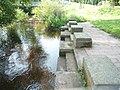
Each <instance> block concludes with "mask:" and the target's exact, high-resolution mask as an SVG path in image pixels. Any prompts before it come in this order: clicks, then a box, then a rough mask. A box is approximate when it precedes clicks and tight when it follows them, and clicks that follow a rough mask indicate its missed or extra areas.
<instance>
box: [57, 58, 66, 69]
mask: <svg viewBox="0 0 120 90" xmlns="http://www.w3.org/2000/svg"><path fill="white" fill-rule="evenodd" d="M57 71H67V67H66V59H65V57H59V58H58V63H57Z"/></svg>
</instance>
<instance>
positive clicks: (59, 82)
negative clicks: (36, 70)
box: [55, 72, 81, 90]
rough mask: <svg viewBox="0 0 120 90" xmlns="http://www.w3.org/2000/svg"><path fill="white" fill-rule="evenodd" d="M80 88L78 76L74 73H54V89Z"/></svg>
mask: <svg viewBox="0 0 120 90" xmlns="http://www.w3.org/2000/svg"><path fill="white" fill-rule="evenodd" d="M79 87H81V83H80V77H79V74H78V73H76V72H56V78H55V89H56V90H57V89H64V88H66V89H67V88H68V89H69V88H79Z"/></svg>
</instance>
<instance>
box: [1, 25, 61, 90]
mask: <svg viewBox="0 0 120 90" xmlns="http://www.w3.org/2000/svg"><path fill="white" fill-rule="evenodd" d="M58 50H59V32H58V31H54V30H53V31H50V30H45V27H44V26H43V25H41V24H37V25H21V24H17V25H13V26H11V27H9V29H8V28H2V29H1V30H0V90H53V89H54V77H55V75H54V73H55V71H56V67H57V59H58V55H59V51H58Z"/></svg>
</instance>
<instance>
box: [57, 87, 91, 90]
mask: <svg viewBox="0 0 120 90" xmlns="http://www.w3.org/2000/svg"><path fill="white" fill-rule="evenodd" d="M55 90H92V89H91V88H88V87H80V88H62V89H55Z"/></svg>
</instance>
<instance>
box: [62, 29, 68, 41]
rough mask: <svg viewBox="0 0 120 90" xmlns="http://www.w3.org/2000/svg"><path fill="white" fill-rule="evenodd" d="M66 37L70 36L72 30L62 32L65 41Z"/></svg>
mask: <svg viewBox="0 0 120 90" xmlns="http://www.w3.org/2000/svg"><path fill="white" fill-rule="evenodd" d="M65 38H70V32H69V31H62V32H61V40H63V41H65Z"/></svg>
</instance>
